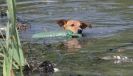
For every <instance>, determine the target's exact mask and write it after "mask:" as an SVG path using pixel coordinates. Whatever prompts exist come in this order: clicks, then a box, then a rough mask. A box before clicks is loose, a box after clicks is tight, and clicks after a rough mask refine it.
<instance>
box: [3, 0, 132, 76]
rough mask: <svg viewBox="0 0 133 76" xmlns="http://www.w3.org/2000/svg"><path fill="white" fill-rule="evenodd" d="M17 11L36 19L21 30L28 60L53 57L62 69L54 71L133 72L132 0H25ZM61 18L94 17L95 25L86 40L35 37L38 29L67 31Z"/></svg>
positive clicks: (83, 75)
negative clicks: (57, 21) (25, 28)
mask: <svg viewBox="0 0 133 76" xmlns="http://www.w3.org/2000/svg"><path fill="white" fill-rule="evenodd" d="M0 6H1V7H2V6H5V4H2V3H0ZM17 16H18V17H19V18H20V19H22V20H25V21H27V22H29V23H30V24H31V29H29V30H27V31H24V32H21V33H20V34H21V39H22V40H24V41H26V42H23V46H24V49H25V53H26V56H27V58H28V60H31V61H32V60H33V61H36V62H37V63H39V62H41V61H45V60H49V61H51V62H53V63H54V64H56V66H55V67H56V68H58V69H59V72H56V73H54V74H53V76H132V74H133V73H132V70H133V31H132V28H133V21H132V20H133V1H132V0H20V1H18V3H17ZM58 19H77V20H81V21H84V22H91V23H92V26H93V28H92V29H89V28H87V29H85V30H84V33H85V37H83V38H81V39H71V40H67V39H65V38H44V39H37V40H35V39H32V37H31V36H32V35H33V34H35V33H38V32H42V31H45V32H49V31H58V30H62V29H61V28H60V27H59V26H58V25H57V24H56V20H58ZM0 20H2V19H0ZM72 43H75V44H76V45H73V44H72ZM27 45H28V46H27ZM71 46H73V47H71ZM33 76H39V74H38V73H34V74H33Z"/></svg>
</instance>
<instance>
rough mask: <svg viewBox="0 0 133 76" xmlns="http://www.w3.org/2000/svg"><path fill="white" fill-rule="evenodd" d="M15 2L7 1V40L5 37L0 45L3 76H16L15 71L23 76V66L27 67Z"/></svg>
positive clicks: (13, 0)
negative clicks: (17, 26) (18, 70)
mask: <svg viewBox="0 0 133 76" xmlns="http://www.w3.org/2000/svg"><path fill="white" fill-rule="evenodd" d="M15 2H16V1H15V0H7V6H8V11H7V14H8V23H7V29H6V38H4V37H3V41H2V42H1V43H0V57H1V58H0V59H1V60H0V61H1V63H2V64H3V76H15V72H14V69H20V76H23V73H22V66H24V65H25V59H24V55H23V51H22V48H21V44H20V39H19V34H18V31H17V28H16V14H15V13H16V9H15V7H16V6H15ZM1 34H2V33H1Z"/></svg>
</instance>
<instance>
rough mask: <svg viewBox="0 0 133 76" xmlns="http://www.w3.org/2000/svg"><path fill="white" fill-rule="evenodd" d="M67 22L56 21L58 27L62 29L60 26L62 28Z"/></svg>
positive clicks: (63, 20) (62, 20)
mask: <svg viewBox="0 0 133 76" xmlns="http://www.w3.org/2000/svg"><path fill="white" fill-rule="evenodd" d="M67 21H68V20H65V19H61V20H58V21H57V24H58V25H59V26H60V27H62V26H64V25H65V24H66V23H67Z"/></svg>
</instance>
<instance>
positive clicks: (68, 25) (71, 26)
mask: <svg viewBox="0 0 133 76" xmlns="http://www.w3.org/2000/svg"><path fill="white" fill-rule="evenodd" d="M57 24H58V25H59V26H60V27H63V28H64V30H67V31H70V32H72V33H74V34H80V35H82V31H83V29H85V28H86V27H89V28H92V25H91V24H90V23H88V24H86V23H84V22H83V21H79V20H65V19H60V20H58V21H57Z"/></svg>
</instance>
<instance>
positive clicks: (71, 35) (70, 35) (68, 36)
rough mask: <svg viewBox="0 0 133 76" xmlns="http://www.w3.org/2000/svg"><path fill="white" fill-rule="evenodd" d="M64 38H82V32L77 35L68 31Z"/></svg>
mask: <svg viewBox="0 0 133 76" xmlns="http://www.w3.org/2000/svg"><path fill="white" fill-rule="evenodd" d="M66 37H67V38H79V37H82V30H80V31H79V33H73V32H72V31H70V30H67V31H66Z"/></svg>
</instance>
